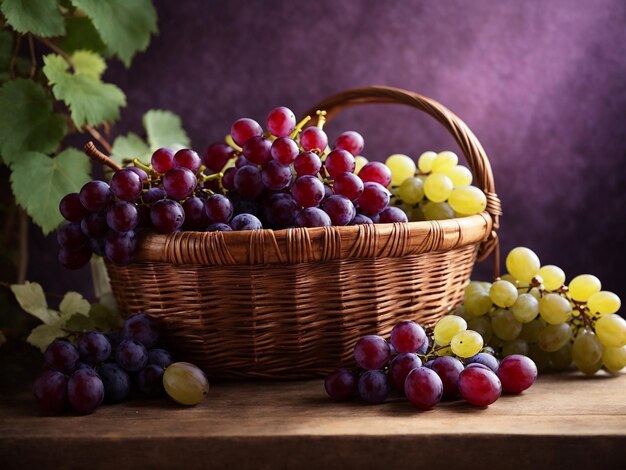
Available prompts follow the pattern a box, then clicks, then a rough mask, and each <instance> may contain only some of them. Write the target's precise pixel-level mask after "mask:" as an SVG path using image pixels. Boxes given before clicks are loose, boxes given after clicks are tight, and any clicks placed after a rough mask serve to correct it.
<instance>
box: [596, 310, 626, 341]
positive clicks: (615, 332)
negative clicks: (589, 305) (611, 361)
mask: <svg viewBox="0 0 626 470" xmlns="http://www.w3.org/2000/svg"><path fill="white" fill-rule="evenodd" d="M595 330H596V334H597V335H598V339H599V340H600V342H601V343H602V344H603V345H604V346H607V347H609V348H621V347H622V346H626V320H624V319H623V318H622V317H620V316H619V315H616V314H614V313H610V314H608V315H603V316H601V317H600V318H598V320H597V321H596V324H595Z"/></svg>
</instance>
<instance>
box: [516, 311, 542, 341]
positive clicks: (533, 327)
mask: <svg viewBox="0 0 626 470" xmlns="http://www.w3.org/2000/svg"><path fill="white" fill-rule="evenodd" d="M545 327H546V322H545V321H544V320H543V318H541V317H537V318H535V319H534V320H533V321H531V322H530V323H524V324H523V326H522V332H521V333H520V338H523V339H524V340H526V341H527V342H529V343H536V342H537V341H538V339H539V333H541V331H542V330H543V329H544V328H545Z"/></svg>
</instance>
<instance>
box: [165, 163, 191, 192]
mask: <svg viewBox="0 0 626 470" xmlns="http://www.w3.org/2000/svg"><path fill="white" fill-rule="evenodd" d="M197 183H198V180H197V179H196V175H194V173H193V172H192V171H191V170H190V169H188V168H183V167H175V168H172V169H171V170H169V171H168V172H167V173H165V175H164V176H163V189H165V192H166V193H167V195H168V196H169V197H171V198H172V199H176V200H182V199H185V198H187V197H189V196H191V195H192V194H193V192H194V191H195V189H196V184H197Z"/></svg>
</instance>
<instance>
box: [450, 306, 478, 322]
mask: <svg viewBox="0 0 626 470" xmlns="http://www.w3.org/2000/svg"><path fill="white" fill-rule="evenodd" d="M450 315H456V316H457V317H461V318H462V319H463V320H465V321H469V320H470V319H471V318H473V317H472V315H470V314H469V313H467V311H466V310H465V307H463V306H462V305H461V306H460V307H457V308H455V309H454V310H453V311H452V312H450Z"/></svg>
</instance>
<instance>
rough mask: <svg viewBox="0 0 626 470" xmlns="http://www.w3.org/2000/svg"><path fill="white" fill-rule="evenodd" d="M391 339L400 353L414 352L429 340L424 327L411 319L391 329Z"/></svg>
mask: <svg viewBox="0 0 626 470" xmlns="http://www.w3.org/2000/svg"><path fill="white" fill-rule="evenodd" d="M390 339H391V345H392V346H393V347H394V348H396V351H398V352H399V353H414V352H416V351H417V350H419V348H421V347H422V345H423V344H424V342H425V341H427V339H426V332H424V328H422V327H421V326H419V325H418V324H417V323H415V322H414V321H411V320H404V321H401V322H400V323H398V324H396V326H394V327H393V329H392V330H391V338H390Z"/></svg>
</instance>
